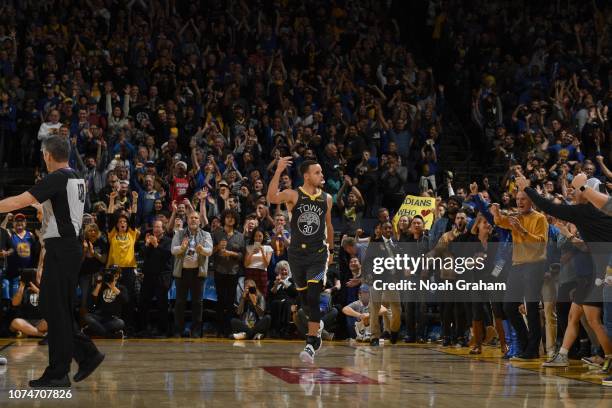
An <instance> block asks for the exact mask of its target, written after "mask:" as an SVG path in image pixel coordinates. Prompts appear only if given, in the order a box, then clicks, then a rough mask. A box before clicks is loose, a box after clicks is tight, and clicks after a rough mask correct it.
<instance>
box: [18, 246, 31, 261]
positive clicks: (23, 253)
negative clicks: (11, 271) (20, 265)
mask: <svg viewBox="0 0 612 408" xmlns="http://www.w3.org/2000/svg"><path fill="white" fill-rule="evenodd" d="M15 252H17V256H19V257H20V258H29V257H30V254H31V248H30V244H29V243H27V242H20V243H19V244H17V248H16V251H15Z"/></svg>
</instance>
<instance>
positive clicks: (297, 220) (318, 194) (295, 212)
mask: <svg viewBox="0 0 612 408" xmlns="http://www.w3.org/2000/svg"><path fill="white" fill-rule="evenodd" d="M290 165H291V157H283V158H281V159H280V160H279V161H278V165H277V168H276V172H275V173H274V177H272V180H270V185H269V188H268V195H267V199H268V202H270V203H271V204H282V203H284V204H286V205H287V209H288V210H289V211H290V212H291V243H290V244H289V264H290V265H291V272H292V274H293V278H294V280H295V284H296V287H297V290H298V292H299V294H300V303H301V305H302V308H303V309H304V310H305V311H306V314H307V315H308V333H307V338H306V347H305V348H304V351H302V352H301V353H300V359H301V360H302V361H303V362H309V363H313V362H314V356H315V353H316V352H317V351H318V350H319V349H320V348H321V344H322V341H321V333H322V331H323V324H322V321H321V311H320V309H319V297H320V294H321V292H322V291H323V288H324V287H325V280H326V273H327V265H328V263H329V262H330V261H331V259H332V256H333V245H334V228H333V226H332V222H331V209H332V205H333V204H332V198H331V196H330V195H329V194H327V193H324V192H323V191H322V187H323V184H324V183H325V179H324V177H323V171H322V169H321V166H320V165H319V164H318V163H317V162H315V161H311V160H306V161H304V162H303V163H302V164H301V166H300V173H301V174H302V177H303V178H304V185H303V186H302V187H300V188H299V190H298V191H296V190H291V189H286V190H283V191H279V181H280V177H281V175H282V174H283V172H284V171H285V169H287V167H288V166H290ZM328 252H329V254H328Z"/></svg>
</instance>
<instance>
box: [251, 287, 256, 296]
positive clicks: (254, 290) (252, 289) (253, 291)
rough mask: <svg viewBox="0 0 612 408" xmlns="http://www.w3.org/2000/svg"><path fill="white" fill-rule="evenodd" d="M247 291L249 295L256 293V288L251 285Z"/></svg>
mask: <svg viewBox="0 0 612 408" xmlns="http://www.w3.org/2000/svg"><path fill="white" fill-rule="evenodd" d="M249 293H250V294H251V295H254V294H256V293H257V288H255V287H253V286H251V287H250V288H249Z"/></svg>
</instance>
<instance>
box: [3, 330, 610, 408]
mask: <svg viewBox="0 0 612 408" xmlns="http://www.w3.org/2000/svg"><path fill="white" fill-rule="evenodd" d="M96 343H97V344H98V346H99V347H100V349H101V350H102V351H103V352H104V353H106V356H107V357H106V360H105V362H104V363H103V365H102V366H101V367H100V368H99V369H98V370H97V371H96V372H95V373H94V374H93V375H92V376H91V377H90V378H88V379H87V380H85V381H84V382H82V383H76V384H75V383H73V386H72V388H71V392H72V398H71V399H62V400H57V399H56V400H54V399H46V400H44V399H42V398H38V399H32V398H28V397H26V398H21V399H15V398H10V397H11V396H13V397H14V396H15V395H16V393H15V392H14V391H12V392H11V390H28V387H27V382H28V380H30V379H33V378H37V377H38V376H39V375H40V374H41V373H42V370H43V369H44V367H45V365H46V362H47V348H46V346H39V345H38V344H37V343H36V341H35V340H29V339H28V340H14V339H6V340H0V350H1V351H0V355H3V356H5V357H7V358H8V366H6V367H0V406H2V407H17V406H23V407H32V406H36V407H58V406H70V407H87V408H92V407H105V408H110V407H113V408H115V407H155V408H161V407H221V406H223V407H227V408H230V407H234V406H245V407H258V406H266V407H267V406H271V407H328V406H330V407H351V408H352V407H361V406H374V407H381V408H382V407H425V406H430V407H453V408H460V407H461V408H463V407H466V408H467V407H480V406H491V407H509V406H513V407H556V406H566V407H582V406H584V407H590V408H598V407H601V408H603V407H608V408H609V407H610V406H612V405H611V404H612V402H611V401H612V387H604V386H602V385H600V384H601V377H602V376H601V375H596V374H591V373H590V372H589V371H588V370H587V369H586V368H585V367H583V366H582V365H581V364H580V363H579V362H573V363H572V366H571V367H569V368H566V369H542V368H540V365H539V363H537V364H536V363H509V362H506V361H504V360H501V359H500V358H499V353H498V351H497V350H495V349H492V348H486V349H485V353H484V354H483V355H482V356H479V357H477V358H474V357H473V356H469V355H468V354H467V349H465V348H464V349H448V348H441V347H439V346H437V345H423V346H414V345H405V344H398V345H395V346H390V345H385V346H383V347H379V348H375V349H374V348H371V347H369V346H367V345H352V344H349V343H348V342H327V343H325V344H324V350H323V351H322V352H321V353H319V354H318V355H317V361H316V364H315V365H313V366H307V365H305V364H303V363H301V362H300V360H299V358H298V353H299V351H300V350H301V349H302V347H303V343H302V342H299V341H274V340H263V341H246V342H236V341H231V340H212V339H197V340H185V339H168V340H137V339H133V340H124V341H121V340H97V341H96ZM73 367H74V366H73ZM1 370H3V371H1ZM73 374H74V371H73ZM237 404H240V405H237Z"/></svg>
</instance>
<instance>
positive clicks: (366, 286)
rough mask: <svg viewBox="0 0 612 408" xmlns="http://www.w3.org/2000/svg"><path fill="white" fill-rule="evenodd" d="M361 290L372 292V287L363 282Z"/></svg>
mask: <svg viewBox="0 0 612 408" xmlns="http://www.w3.org/2000/svg"><path fill="white" fill-rule="evenodd" d="M359 291H360V292H368V293H369V292H370V287H369V286H368V285H366V284H365V283H364V284H362V285H361V286H360V287H359Z"/></svg>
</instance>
